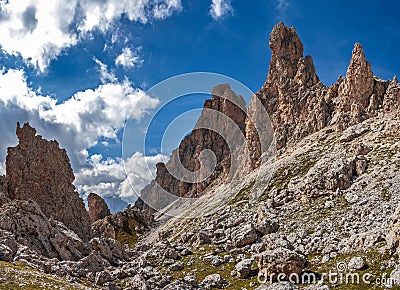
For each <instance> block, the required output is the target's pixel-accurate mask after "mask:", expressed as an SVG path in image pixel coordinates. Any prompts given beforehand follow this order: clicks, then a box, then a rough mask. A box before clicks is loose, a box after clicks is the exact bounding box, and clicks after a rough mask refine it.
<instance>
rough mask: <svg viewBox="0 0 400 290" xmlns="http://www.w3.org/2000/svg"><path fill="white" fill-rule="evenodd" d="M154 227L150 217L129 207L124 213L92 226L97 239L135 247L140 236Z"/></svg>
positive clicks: (118, 213) (108, 217)
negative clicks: (116, 241) (112, 240)
mask: <svg viewBox="0 0 400 290" xmlns="http://www.w3.org/2000/svg"><path fill="white" fill-rule="evenodd" d="M151 227H152V220H151V219H150V217H149V216H144V215H143V213H142V212H141V211H140V210H138V209H137V208H135V207H132V206H130V205H129V206H128V207H127V208H126V209H125V210H124V211H123V212H117V213H115V214H112V215H109V216H107V217H105V218H104V219H101V220H97V221H96V222H94V223H93V224H92V233H93V236H94V237H97V238H104V239H108V238H112V239H116V240H118V241H119V242H120V243H121V244H127V245H129V246H131V247H133V246H134V245H135V244H136V243H137V240H138V235H140V234H144V233H145V232H147V231H148V230H150V229H151Z"/></svg>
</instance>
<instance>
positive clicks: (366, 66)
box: [339, 43, 374, 109]
mask: <svg viewBox="0 0 400 290" xmlns="http://www.w3.org/2000/svg"><path fill="white" fill-rule="evenodd" d="M373 90H374V74H373V73H372V70H371V65H370V63H369V62H367V60H366V57H365V54H364V50H363V48H362V46H361V44H359V43H356V44H355V45H354V49H353V52H352V56H351V60H350V65H349V67H348V69H347V73H346V77H345V78H344V80H343V82H342V83H341V84H340V86H339V96H341V97H343V98H345V99H346V100H347V102H345V103H346V105H350V106H351V105H357V106H359V109H365V108H366V107H367V106H368V104H369V98H370V96H371V95H372V93H373Z"/></svg>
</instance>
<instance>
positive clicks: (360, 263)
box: [347, 257, 367, 270]
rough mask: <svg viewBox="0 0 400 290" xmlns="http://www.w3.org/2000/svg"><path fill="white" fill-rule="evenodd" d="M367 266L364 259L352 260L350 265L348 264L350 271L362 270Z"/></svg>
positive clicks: (355, 258)
mask: <svg viewBox="0 0 400 290" xmlns="http://www.w3.org/2000/svg"><path fill="white" fill-rule="evenodd" d="M366 266H367V264H366V263H365V261H364V259H363V258H362V257H354V258H351V260H350V261H349V263H348V264H347V268H348V269H350V270H362V269H364V268H365V267H366Z"/></svg>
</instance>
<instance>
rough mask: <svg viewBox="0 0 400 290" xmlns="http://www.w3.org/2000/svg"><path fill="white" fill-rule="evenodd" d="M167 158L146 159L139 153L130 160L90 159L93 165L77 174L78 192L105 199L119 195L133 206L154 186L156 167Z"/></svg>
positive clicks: (94, 156)
mask: <svg viewBox="0 0 400 290" xmlns="http://www.w3.org/2000/svg"><path fill="white" fill-rule="evenodd" d="M163 158H166V157H165V156H163V155H161V154H158V155H155V156H144V155H143V154H142V153H139V152H136V153H134V154H133V155H132V156H131V157H130V158H128V159H127V160H122V159H121V158H118V159H111V158H107V159H105V160H103V156H102V155H100V154H96V155H93V156H91V158H90V161H89V163H90V165H89V166H88V167H86V168H82V169H81V170H80V171H79V172H77V173H76V179H75V185H76V186H77V189H78V191H79V192H82V193H84V194H85V195H88V194H89V193H91V192H96V193H99V194H100V195H102V196H103V197H112V196H115V195H118V196H119V197H121V198H122V200H124V201H126V202H130V203H132V202H134V201H135V200H136V198H137V195H138V194H139V193H140V190H141V189H142V188H143V187H144V186H145V185H147V184H148V183H150V182H151V180H152V179H153V178H154V175H155V168H156V167H155V166H156V164H157V163H158V162H161V161H163V160H164V159H163Z"/></svg>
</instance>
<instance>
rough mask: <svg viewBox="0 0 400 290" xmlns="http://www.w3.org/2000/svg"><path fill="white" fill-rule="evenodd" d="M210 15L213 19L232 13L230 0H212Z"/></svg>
mask: <svg viewBox="0 0 400 290" xmlns="http://www.w3.org/2000/svg"><path fill="white" fill-rule="evenodd" d="M210 15H211V17H212V18H213V19H214V20H218V19H220V18H223V17H224V16H227V15H233V7H232V4H231V1H230V0H212V2H211V6H210Z"/></svg>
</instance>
